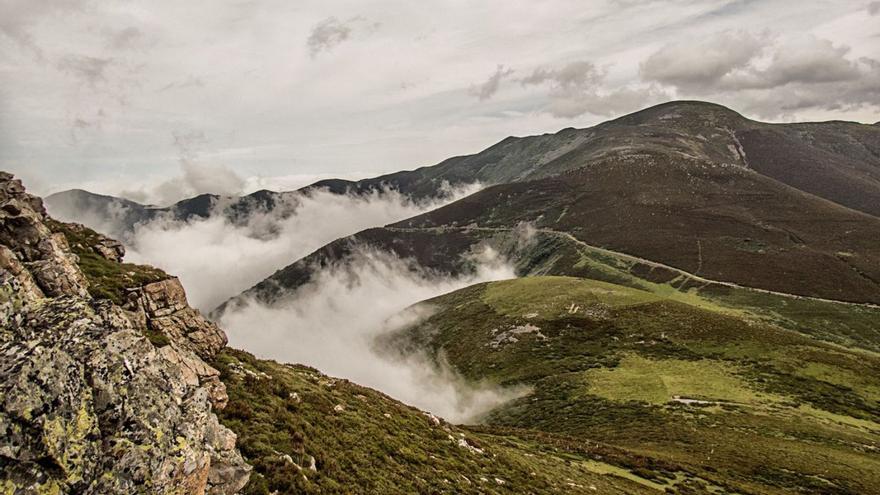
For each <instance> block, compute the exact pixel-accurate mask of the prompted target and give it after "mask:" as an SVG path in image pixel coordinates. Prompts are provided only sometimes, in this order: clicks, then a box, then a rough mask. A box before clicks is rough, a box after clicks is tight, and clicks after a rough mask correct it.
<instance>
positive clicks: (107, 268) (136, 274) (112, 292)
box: [47, 220, 169, 305]
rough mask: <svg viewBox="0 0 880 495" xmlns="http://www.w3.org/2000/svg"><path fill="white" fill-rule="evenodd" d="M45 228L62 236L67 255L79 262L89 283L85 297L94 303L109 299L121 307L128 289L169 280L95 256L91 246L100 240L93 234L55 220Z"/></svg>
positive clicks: (142, 267)
mask: <svg viewBox="0 0 880 495" xmlns="http://www.w3.org/2000/svg"><path fill="white" fill-rule="evenodd" d="M47 226H48V227H49V228H50V230H52V231H53V232H56V233H58V232H60V233H62V234H64V236H65V238H66V239H67V243H68V244H69V245H70V249H71V251H73V253H74V254H75V255H76V256H77V257H78V258H79V260H78V265H79V267H80V269H81V270H82V272H83V274H84V275H85V277H86V280H87V281H88V283H89V294H91V296H92V297H94V298H95V299H109V300H110V301H112V302H113V303H114V304H119V305H122V304H124V303H125V298H126V294H127V290H128V289H133V288H137V287H143V286H144V285H147V284H149V283H152V282H158V281H161V280H165V279H167V278H169V275H168V274H167V273H165V272H164V271H162V270H160V269H158V268H155V267H152V266H147V265H136V264H133V263H118V262H116V261H112V260H108V259H107V258H104V257H103V256H101V255H99V254H98V253H97V252H96V251H95V250H94V249H93V248H92V246H95V245H96V244H97V243H98V241H99V240H100V238H101V236H100V234H98V233H97V232H95V231H94V230H91V229H89V228H86V227H82V228H76V229H74V228H71V226H70V225H68V224H65V223H62V222H58V221H55V220H50V221H48V222H47Z"/></svg>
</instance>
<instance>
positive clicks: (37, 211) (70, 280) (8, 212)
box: [0, 172, 88, 297]
mask: <svg viewBox="0 0 880 495" xmlns="http://www.w3.org/2000/svg"><path fill="white" fill-rule="evenodd" d="M45 217H46V210H45V209H44V208H43V202H42V201H41V200H40V198H37V197H36V196H31V195H30V194H27V193H26V192H25V190H24V187H23V186H22V185H21V181H17V180H12V176H11V175H9V174H7V173H5V172H0V244H2V245H3V246H6V248H7V250H8V252H11V253H13V254H14V255H15V257H16V258H17V260H18V262H19V263H20V264H21V265H22V266H23V267H26V268H27V270H28V271H29V272H30V274H31V276H32V278H33V280H34V281H35V282H36V285H37V286H39V288H40V289H41V290H42V292H43V293H44V294H45V295H47V296H49V297H56V296H63V295H78V296H87V295H88V290H87V287H88V285H87V283H86V280H85V277H84V276H83V274H82V272H81V271H80V270H79V268H77V266H76V258H75V256H74V255H73V254H71V252H70V247H69V246H68V245H67V241H66V240H65V238H64V236H63V235H59V234H53V233H52V232H50V231H49V229H48V228H47V227H46V225H45V224H44V222H43V220H44V219H45ZM7 256H8V253H7Z"/></svg>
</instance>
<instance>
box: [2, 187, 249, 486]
mask: <svg viewBox="0 0 880 495" xmlns="http://www.w3.org/2000/svg"><path fill="white" fill-rule="evenodd" d="M46 220H47V218H46V215H45V211H44V210H43V209H42V203H41V201H40V200H39V199H38V198H35V197H33V196H30V195H28V194H27V193H25V191H24V188H23V187H21V183H20V182H18V181H15V180H12V177H11V176H10V175H9V174H5V173H2V172H0V491H2V492H3V493H84V494H98V493H101V494H104V493H180V494H184V493H185V494H190V493H193V494H204V493H208V494H223V495H227V494H228V495H232V494H234V493H237V492H238V491H239V490H240V489H241V488H242V487H244V485H245V484H246V483H247V481H248V479H249V476H250V471H251V467H250V466H249V465H248V464H247V463H246V462H245V461H244V460H243V458H242V457H241V454H240V453H239V452H238V450H237V449H236V446H235V441H236V437H235V434H234V433H233V432H232V431H230V430H228V429H227V428H225V427H224V426H222V425H221V424H220V423H219V422H218V420H217V417H216V415H215V414H214V413H213V412H212V409H213V407H223V406H224V405H225V403H226V401H227V397H226V391H225V386H224V385H223V383H222V382H220V380H219V373H218V372H217V370H215V369H214V368H212V367H211V366H209V365H208V364H207V363H206V362H205V361H204V360H203V358H208V357H210V356H213V355H214V354H216V352H218V351H219V350H220V349H222V347H223V345H225V343H226V336H225V335H224V334H223V332H222V330H220V329H219V328H217V327H216V325H214V324H213V323H211V322H209V321H207V320H206V319H205V318H203V317H202V316H201V314H200V313H198V311H196V310H194V309H192V308H190V307H189V305H188V304H187V302H186V295H185V294H184V292H183V288H182V287H181V286H180V283H179V282H178V281H177V280H176V279H169V280H167V281H163V282H158V283H156V284H150V285H149V286H147V287H142V288H133V292H132V295H133V297H132V298H131V301H132V303H131V304H130V305H127V307H126V308H122V307H119V306H116V305H114V304H113V303H112V302H110V301H96V300H93V299H92V298H91V297H90V296H89V295H88V291H87V288H88V285H87V282H86V277H85V276H84V274H83V273H82V271H81V270H80V268H79V266H78V265H77V259H76V257H75V256H74V255H73V254H71V252H70V248H69V246H67V242H66V240H65V238H64V237H63V236H62V235H58V234H52V233H51V232H50V231H49V229H48V228H47V227H46V225H45V221H46ZM113 242H115V241H112V242H111V240H105V239H99V242H98V246H100V247H98V248H95V247H94V246H93V249H95V250H96V252H97V253H98V254H100V255H102V256H104V257H105V258H107V259H109V260H111V261H119V260H120V259H121V257H122V255H123V254H124V251H122V250H121V249H116V248H115V247H114V244H113ZM128 306H130V307H128ZM147 330H151V331H159V332H161V333H163V334H164V335H166V337H168V341H169V344H168V345H164V346H161V347H159V348H157V347H156V346H155V345H154V344H152V343H151V342H150V340H148V339H147V338H146V336H145V331H147Z"/></svg>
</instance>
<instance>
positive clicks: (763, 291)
mask: <svg viewBox="0 0 880 495" xmlns="http://www.w3.org/2000/svg"><path fill="white" fill-rule="evenodd" d="M385 228H386V229H387V230H390V231H393V232H448V231H458V232H468V231H478V232H504V233H510V232H513V231H514V230H515V229H512V228H507V227H447V226H444V227H426V228H412V227H408V228H403V227H385ZM535 232H541V233H543V234H548V235H555V236H559V237H564V238H565V239H568V240H569V241H572V242H574V243H576V244H578V245H581V246H583V247H585V248H587V249H591V250H594V251H598V252H600V253H603V254H607V255H610V256H615V257H618V258H622V259H625V260H629V261H633V262H638V263H642V264H645V265H648V266H651V267H654V268H662V269H666V270H671V271H674V272H676V273H678V274H679V275H681V276H683V277H687V278H688V279H691V280H696V281H698V282H702V283H705V284H716V285H720V286H724V287H730V288H732V289H742V290H748V291H753V292H758V293H761V294H771V295H775V296H781V297H787V298H790V299H803V300H809V301H817V302H825V303H831V304H841V305H845V306H856V307H862V308H874V309H880V305H877V304H871V303H856V302H850V301H839V300H837V299H825V298H821V297H812V296H801V295H797V294H789V293H787V292H778V291H774V290H768V289H759V288H757V287H749V286H746V285H739V284H736V283H733V282H725V281H722V280H712V279H708V278H704V277H701V276H699V275H695V274H693V273H690V272H686V271H684V270H682V269H681V268H676V267H674V266H669V265H666V264H663V263H659V262H657V261H652V260H649V259H645V258H640V257H638V256H634V255H632V254H627V253H621V252H619V251H612V250H610V249H605V248H602V247H599V246H594V245H592V244H587V243H586V242H584V241H582V240H580V239H578V238H576V237H575V236H573V235H571V234H569V233H568V232H560V231H558V230H552V229H535Z"/></svg>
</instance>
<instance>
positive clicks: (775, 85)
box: [641, 31, 880, 118]
mask: <svg viewBox="0 0 880 495" xmlns="http://www.w3.org/2000/svg"><path fill="white" fill-rule="evenodd" d="M850 52H851V49H850V47H848V46H845V45H838V44H835V43H833V42H832V41H830V40H827V39H820V38H817V37H815V36H812V35H798V36H788V37H786V36H781V35H774V36H770V35H769V34H764V35H761V36H756V35H752V34H749V33H746V32H742V31H738V32H726V33H721V34H720V35H719V36H716V37H713V38H711V39H707V40H706V41H704V42H703V43H676V44H671V45H666V46H664V47H662V48H661V49H660V50H658V51H657V52H655V53H654V54H653V55H651V56H650V57H648V58H647V59H646V60H645V62H644V63H642V65H641V76H642V77H643V78H644V79H646V80H649V81H655V82H658V83H660V84H664V85H667V86H670V87H673V88H675V90H676V91H677V94H678V96H680V97H699V98H705V99H720V100H722V101H725V102H734V103H733V104H734V105H735V106H738V107H739V109H740V110H743V111H746V112H747V113H753V114H757V115H759V116H761V117H769V118H778V117H779V116H781V115H786V114H788V115H791V114H792V113H794V112H797V111H804V110H806V109H816V110H844V109H858V108H865V107H867V108H875V109H877V108H878V102H880V61H878V60H876V59H873V58H870V57H857V58H855V57H851V56H850Z"/></svg>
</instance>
